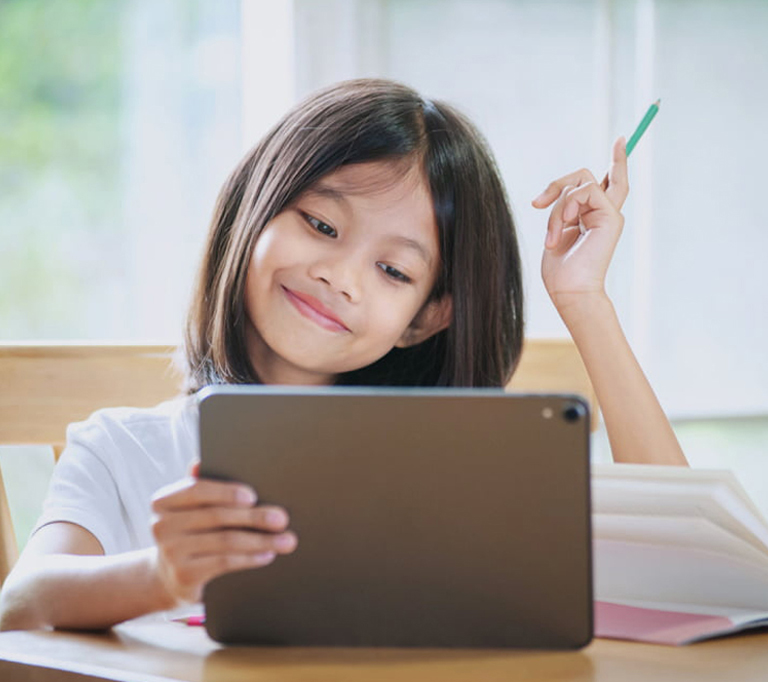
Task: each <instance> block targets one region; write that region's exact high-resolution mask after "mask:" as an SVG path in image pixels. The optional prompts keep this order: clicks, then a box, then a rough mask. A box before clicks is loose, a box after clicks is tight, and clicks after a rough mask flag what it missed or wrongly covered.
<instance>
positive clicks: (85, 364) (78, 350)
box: [0, 340, 595, 584]
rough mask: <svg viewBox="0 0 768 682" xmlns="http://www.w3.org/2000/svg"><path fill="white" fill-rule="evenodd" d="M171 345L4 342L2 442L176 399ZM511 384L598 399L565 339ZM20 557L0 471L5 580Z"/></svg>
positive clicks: (532, 357) (35, 441)
mask: <svg viewBox="0 0 768 682" xmlns="http://www.w3.org/2000/svg"><path fill="white" fill-rule="evenodd" d="M174 352H175V348H174V347H172V346H159V345H139V346H137V345H50V344H42V343H41V344H33V345H20V344H6V345H0V386H1V387H2V391H0V445H46V446H51V447H52V448H53V452H54V457H55V458H58V456H59V454H60V453H61V451H62V449H63V447H64V440H65V432H66V427H67V425H68V424H69V423H71V422H73V421H80V420H82V419H85V418H86V417H88V415H90V414H91V413H92V412H93V411H95V410H97V409H98V408H100V407H114V406H119V405H130V406H136V407H149V406H152V405H156V404H157V403H159V402H162V401H163V400H167V399H169V398H172V397H173V396H174V395H176V394H178V393H179V390H180V384H181V376H180V374H179V372H178V370H176V369H175V368H174V366H173V363H172V356H173V354H174ZM508 390H510V391H520V392H528V391H551V392H573V393H579V394H581V395H584V396H585V397H586V398H587V399H589V400H590V403H591V404H592V405H593V406H594V405H595V400H594V395H593V392H592V386H591V384H590V382H589V378H588V377H587V373H586V371H585V370H584V366H583V365H582V362H581V358H580V357H579V354H578V353H577V351H576V348H575V346H574V345H573V343H572V342H571V341H568V340H530V341H528V342H526V345H525V348H524V351H523V355H522V359H521V362H520V365H519V367H518V370H517V372H516V373H515V376H514V378H513V380H512V381H511V382H510V385H509V386H508ZM594 412H595V410H593V413H594ZM593 424H594V422H593ZM17 556H18V548H17V542H16V536H15V533H14V529H13V525H12V522H11V516H10V510H9V506H8V499H7V495H6V492H5V488H4V486H3V479H2V472H1V471H0V584H2V581H3V580H4V579H5V577H6V575H7V574H8V572H9V571H10V569H11V567H12V566H13V564H14V562H15V561H16V558H17Z"/></svg>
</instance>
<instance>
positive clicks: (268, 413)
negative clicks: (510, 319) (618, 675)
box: [200, 387, 592, 648]
mask: <svg viewBox="0 0 768 682" xmlns="http://www.w3.org/2000/svg"><path fill="white" fill-rule="evenodd" d="M200 436H201V452H202V465H201V475H202V476H209V477H214V478H219V479H231V480H240V481H245V482H247V483H249V484H250V485H252V486H253V487H254V488H255V489H256V491H257V493H258V495H259V500H260V502H262V503H272V504H278V505H281V506H284V507H285V508H286V509H287V510H288V512H289V513H290V516H291V528H292V529H293V530H294V531H295V532H296V534H297V535H298V538H299V545H298V548H297V550H296V552H295V553H294V554H292V555H290V556H279V557H278V558H277V559H276V560H275V562H274V563H273V564H271V565H270V566H267V567H265V568H260V569H255V570H250V571H241V572H237V573H231V574H228V575H225V576H223V577H220V578H217V579H215V580H213V581H211V582H210V583H209V584H208V585H207V587H206V589H205V595H204V602H205V606H206V612H207V622H206V627H207V629H208V632H209V634H210V635H211V637H213V638H214V639H216V640H218V641H221V642H230V643H237V642H248V643H257V644H269V645H275V644H290V645H339V646H398V647H399V646H420V647H526V648H530V647H537V648H542V647H543V648H577V647H581V646H584V645H585V644H587V643H588V642H589V641H590V639H591V637H592V577H591V543H590V502H589V415H588V409H587V406H586V404H585V403H584V402H583V401H581V400H580V399H579V398H576V397H573V396H513V395H506V394H504V393H502V392H501V391H483V390H467V391H456V390H436V389H429V390H391V389H378V390H377V389H360V390H357V389H329V388H326V389H319V390H313V389H287V388H275V387H271V388H270V387H225V388H213V389H206V390H205V391H204V392H203V394H201V402H200Z"/></svg>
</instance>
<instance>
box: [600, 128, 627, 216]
mask: <svg viewBox="0 0 768 682" xmlns="http://www.w3.org/2000/svg"><path fill="white" fill-rule="evenodd" d="M626 147H627V141H626V140H625V139H624V138H623V137H620V138H618V139H617V140H616V142H614V143H613V154H612V156H611V167H610V169H609V170H608V188H607V189H606V188H603V189H605V193H606V195H607V197H608V198H609V199H610V201H611V203H612V204H613V205H614V206H615V207H616V208H617V209H619V210H621V207H622V206H623V205H624V201H625V200H626V198H627V195H628V194H629V174H628V172H627V152H626Z"/></svg>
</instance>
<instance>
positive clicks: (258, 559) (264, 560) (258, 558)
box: [253, 552, 277, 564]
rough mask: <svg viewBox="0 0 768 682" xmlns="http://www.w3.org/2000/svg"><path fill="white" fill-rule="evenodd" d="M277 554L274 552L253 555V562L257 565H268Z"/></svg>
mask: <svg viewBox="0 0 768 682" xmlns="http://www.w3.org/2000/svg"><path fill="white" fill-rule="evenodd" d="M276 556H277V554H275V553H274V552H259V553H258V554H254V555H253V560H254V562H255V563H257V564H268V563H269V562H270V561H274V560H275V557H276Z"/></svg>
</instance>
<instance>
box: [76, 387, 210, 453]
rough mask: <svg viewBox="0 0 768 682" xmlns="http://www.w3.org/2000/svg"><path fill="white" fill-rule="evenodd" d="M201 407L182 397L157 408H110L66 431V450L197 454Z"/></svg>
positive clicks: (191, 399) (186, 397)
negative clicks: (80, 448) (75, 448)
mask: <svg viewBox="0 0 768 682" xmlns="http://www.w3.org/2000/svg"><path fill="white" fill-rule="evenodd" d="M197 429H198V407H197V400H196V399H195V397H194V396H180V397H178V398H174V399H172V400H167V401H165V402H162V403H160V404H159V405H155V406H154V407H108V408H103V409H100V410H97V411H96V412H94V413H93V414H92V415H91V416H90V417H88V418H87V419H85V420H84V421H81V422H74V423H72V424H70V425H69V427H68V428H67V447H68V448H71V447H72V446H80V447H86V448H87V449H89V450H90V451H91V452H93V453H100V454H107V453H109V452H114V451H121V452H123V453H125V452H128V451H135V450H141V451H144V452H145V454H155V453H157V454H160V453H165V456H166V457H167V456H168V455H169V454H170V453H171V452H173V451H176V452H179V451H182V452H183V453H184V455H185V459H186V458H187V457H189V456H190V454H192V453H193V452H196V451H197V450H198V446H197V442H198V433H197Z"/></svg>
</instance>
